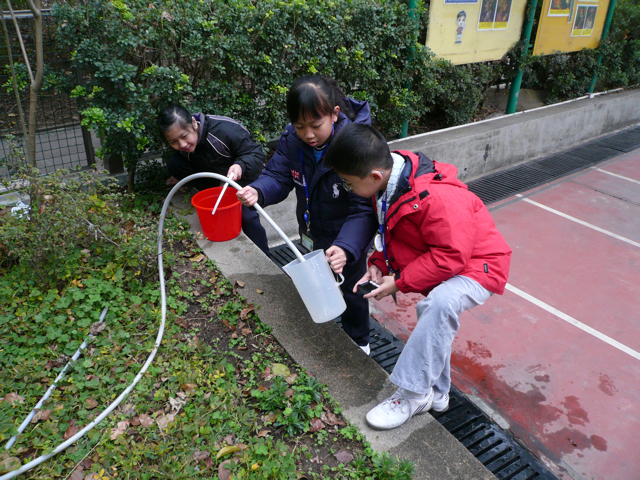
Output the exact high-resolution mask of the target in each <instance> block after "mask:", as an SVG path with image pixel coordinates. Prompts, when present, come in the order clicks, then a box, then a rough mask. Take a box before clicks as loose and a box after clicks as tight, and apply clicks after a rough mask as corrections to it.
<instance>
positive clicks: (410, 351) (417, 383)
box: [390, 275, 493, 394]
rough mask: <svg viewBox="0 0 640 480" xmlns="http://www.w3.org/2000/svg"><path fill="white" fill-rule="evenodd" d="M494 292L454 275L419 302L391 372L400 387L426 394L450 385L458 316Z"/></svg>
mask: <svg viewBox="0 0 640 480" xmlns="http://www.w3.org/2000/svg"><path fill="white" fill-rule="evenodd" d="M491 295H493V293H491V292H490V291H489V290H487V289H486V288H484V287H483V286H482V285H480V284H479V283H478V282H476V281H475V280H472V279H470V278H469V277H463V276H461V275H457V276H455V277H453V278H450V279H449V280H447V281H446V282H442V283H441V284H440V285H438V286H437V287H436V288H434V289H433V290H431V292H430V293H429V295H428V296H427V297H426V298H423V299H422V300H420V302H418V306H417V307H416V310H417V313H418V324H417V325H416V328H415V329H414V330H413V333H412V334H411V336H410V337H409V340H408V341H407V344H406V345H405V347H404V350H403V351H402V354H401V355H400V357H399V358H398V362H397V363H396V366H395V367H394V369H393V373H392V374H391V377H390V379H391V381H392V382H393V383H394V384H396V385H398V386H399V387H401V388H404V389H406V390H410V391H412V392H416V393H421V394H425V393H428V392H429V389H430V388H431V387H433V388H434V389H435V390H437V391H439V392H441V393H448V392H449V388H450V387H451V372H450V370H451V345H452V343H453V338H454V337H455V336H456V333H457V332H458V328H460V321H459V320H458V317H459V316H460V314H461V313H462V312H464V311H465V310H469V309H470V308H472V307H475V306H476V305H482V304H483V303H484V302H485V301H486V300H487V299H488V298H489V297H490V296H491Z"/></svg>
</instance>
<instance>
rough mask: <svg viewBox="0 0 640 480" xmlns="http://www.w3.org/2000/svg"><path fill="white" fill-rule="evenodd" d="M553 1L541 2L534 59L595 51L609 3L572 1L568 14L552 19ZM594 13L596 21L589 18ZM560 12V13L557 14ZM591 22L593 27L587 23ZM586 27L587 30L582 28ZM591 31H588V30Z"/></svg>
mask: <svg viewBox="0 0 640 480" xmlns="http://www.w3.org/2000/svg"><path fill="white" fill-rule="evenodd" d="M552 1H553V0H544V2H543V4H542V13H541V16H540V23H539V25H538V33H537V35H536V43H535V45H534V47H533V54H534V55H551V54H552V53H560V52H576V51H578V50H582V49H583V48H596V47H597V46H598V44H599V43H600V37H601V36H602V29H603V28H604V21H605V17H606V16H607V10H608V9H609V0H599V1H598V0H595V1H594V0H571V2H570V10H569V12H568V14H564V15H557V14H556V15H554V14H551V15H550V14H549V12H553V11H554V10H553V9H551V2H552ZM594 9H595V10H596V13H595V19H591V18H589V19H588V20H587V16H588V15H589V16H591V13H590V12H592V11H593V10H594ZM556 11H557V12H559V10H556ZM591 22H593V25H590V23H591ZM584 27H587V28H584ZM588 27H591V28H588Z"/></svg>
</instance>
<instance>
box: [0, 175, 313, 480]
mask: <svg viewBox="0 0 640 480" xmlns="http://www.w3.org/2000/svg"><path fill="white" fill-rule="evenodd" d="M202 177H210V178H217V179H218V180H222V181H223V182H228V183H229V184H231V186H232V187H234V188H235V189H236V190H240V189H241V188H242V187H241V186H240V185H238V184H237V183H235V182H234V181H233V180H230V179H228V178H226V177H224V176H222V175H218V174H217V173H196V174H194V175H189V176H188V177H186V178H183V179H182V180H180V181H179V182H178V183H176V184H175V186H174V187H173V188H172V189H171V191H170V192H169V195H167V198H166V199H165V201H164V205H163V206H162V212H161V213H160V222H159V225H158V273H159V278H160V302H161V309H162V310H161V311H162V319H161V321H160V329H159V330H158V336H157V337H156V343H155V347H154V348H153V351H152V352H151V354H150V355H149V357H148V358H147V361H146V362H145V363H144V365H143V366H142V369H140V372H138V374H137V375H136V377H135V378H134V379H133V382H132V383H131V384H130V385H129V386H128V387H127V388H126V389H125V390H124V391H123V392H122V393H121V394H120V396H119V397H118V398H116V399H115V400H114V401H113V403H112V404H111V405H109V406H108V407H107V408H106V409H105V410H104V411H103V412H102V413H101V414H100V415H98V416H97V417H96V418H95V420H93V422H91V423H90V424H88V425H87V426H85V427H84V428H83V429H82V430H80V431H79V432H78V433H76V434H75V435H74V436H73V437H71V438H69V439H68V440H67V441H65V442H63V443H61V444H60V445H58V446H57V447H56V448H55V449H54V450H53V451H52V452H51V453H47V454H46V455H41V456H39V457H38V458H35V459H33V460H31V461H30V462H29V463H25V464H24V465H22V466H21V467H20V468H18V469H16V470H12V471H11V472H9V473H6V474H5V475H3V476H1V477H0V480H9V479H10V478H14V477H17V476H18V475H20V474H22V473H24V472H27V471H29V470H31V469H32V468H33V467H36V466H38V465H40V464H41V463H42V462H44V461H46V460H48V459H50V458H51V457H53V456H54V455H56V454H58V453H60V452H62V451H63V450H65V449H66V448H67V447H69V446H71V445H72V444H74V443H75V442H76V441H77V440H80V439H81V438H82V437H83V436H84V435H85V434H86V433H87V432H89V431H90V430H91V429H93V427H95V426H96V425H97V424H99V423H100V422H101V421H102V420H104V419H105V417H106V416H107V415H109V414H110V413H111V412H112V411H113V410H114V409H115V408H116V407H117V406H118V405H120V403H121V402H122V400H124V398H125V397H126V396H127V395H128V394H129V392H131V390H133V387H135V386H136V384H137V383H138V382H139V381H140V380H141V379H142V375H144V373H145V372H146V371H147V369H148V368H149V365H151V362H153V359H154V358H155V356H156V353H158V349H159V348H160V344H161V342H162V336H163V335H164V326H165V322H166V318H167V300H166V292H165V286H164V266H163V264H162V227H163V226H164V218H165V216H166V214H167V209H168V208H169V203H170V201H171V199H172V198H173V195H174V194H175V193H176V192H177V191H178V189H179V188H180V187H181V186H182V185H184V184H185V183H187V182H190V181H191V180H195V179H196V178H202ZM255 208H256V210H257V211H258V213H259V214H260V215H262V216H263V217H264V218H265V219H266V220H267V222H269V224H270V225H271V226H272V227H273V228H274V229H275V230H276V232H278V234H279V235H280V236H281V237H282V238H283V239H284V241H285V242H286V244H287V245H288V246H289V248H291V250H292V251H293V253H295V254H296V256H297V257H298V259H299V260H300V261H301V262H304V261H305V258H304V257H303V256H302V254H301V253H300V252H299V251H298V249H297V248H296V247H295V246H294V245H293V243H292V242H291V240H289V238H288V237H287V236H286V235H285V234H284V232H283V231H282V230H281V229H280V227H278V226H277V225H276V224H275V222H274V221H273V220H272V219H271V217H269V215H267V213H266V212H265V211H264V210H263V209H262V207H260V205H258V204H256V205H255Z"/></svg>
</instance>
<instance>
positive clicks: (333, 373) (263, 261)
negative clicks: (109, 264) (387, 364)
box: [174, 200, 495, 480]
mask: <svg viewBox="0 0 640 480" xmlns="http://www.w3.org/2000/svg"><path fill="white" fill-rule="evenodd" d="M174 205H175V206H176V207H178V208H181V209H182V210H181V211H180V213H181V214H182V215H184V216H185V217H186V218H187V219H188V221H189V222H190V224H191V230H192V231H193V232H199V231H200V224H199V221H198V218H197V215H196V214H195V213H194V212H193V209H192V208H190V206H188V205H184V204H180V203H179V200H176V201H175V202H174ZM263 223H264V222H263ZM198 243H199V245H200V247H201V248H202V249H203V250H204V252H205V254H206V255H207V256H208V257H209V258H211V259H212V260H214V261H215V262H216V264H217V265H218V267H219V268H220V270H221V271H222V273H223V274H224V275H225V276H226V277H227V278H228V279H229V280H230V281H231V282H235V280H241V281H242V282H244V283H245V287H244V289H242V290H240V294H241V295H243V296H244V297H245V298H246V299H247V300H248V301H249V302H251V303H254V304H256V305H259V306H260V308H259V310H258V315H259V317H260V320H262V321H263V322H264V323H266V324H267V325H269V326H270V327H272V328H273V334H274V335H275V337H276V338H277V339H278V341H279V342H280V344H281V345H282V346H283V347H284V348H285V349H286V350H287V352H288V353H289V354H290V355H291V357H292V358H293V360H294V361H295V362H296V363H298V364H299V365H301V366H303V367H304V368H306V369H307V371H308V372H309V373H310V374H312V375H314V376H315V377H316V378H317V379H318V380H319V381H321V382H323V383H326V384H327V386H328V388H329V391H330V392H331V395H332V396H333V397H334V398H335V399H336V400H337V401H338V402H339V404H340V406H341V407H342V408H343V409H344V411H343V415H344V416H345V418H346V419H348V420H349V421H350V422H351V423H353V424H354V425H356V426H358V428H359V429H360V430H361V432H363V433H364V435H365V436H366V438H367V441H369V442H370V443H371V446H372V447H373V448H374V449H376V450H378V451H386V452H389V453H390V454H391V456H393V457H395V456H398V457H399V458H401V459H406V460H410V461H412V462H414V463H415V466H416V473H415V476H414V478H416V479H421V480H431V479H433V480H443V479H461V480H462V479H464V480H475V479H493V478H495V477H494V476H493V475H492V474H491V472H489V471H488V470H487V469H486V468H485V467H484V466H483V465H482V464H481V463H480V462H479V461H478V460H477V459H476V458H475V457H474V456H473V455H472V454H471V453H469V451H467V449H466V448H465V447H464V446H463V445H462V444H461V443H460V442H458V440H456V439H455V438H454V437H453V436H452V435H451V434H450V433H449V432H447V431H446V430H445V429H444V427H442V426H441V425H440V424H439V423H438V422H437V421H436V420H435V419H434V418H433V417H431V416H430V415H421V416H418V417H415V418H413V419H411V421H410V422H408V423H407V424H406V425H403V426H402V427H400V428H397V429H395V430H391V431H387V432H379V431H376V430H372V429H370V428H369V427H368V426H367V425H366V423H365V415H366V413H367V411H369V409H371V408H372V407H374V406H375V405H377V404H378V403H379V402H380V401H382V400H383V399H385V398H386V397H388V396H390V395H391V394H392V393H393V392H394V391H395V386H394V385H393V384H392V383H391V382H390V381H389V376H388V374H387V373H386V372H385V371H384V370H383V369H382V368H381V367H380V366H379V365H378V364H377V363H376V362H375V361H374V360H373V359H371V358H370V357H368V356H367V355H365V354H364V353H363V352H362V350H360V348H358V347H357V346H356V344H355V343H353V342H352V341H351V339H350V338H349V337H348V336H347V335H346V334H345V333H344V332H343V331H342V329H341V328H340V327H339V326H338V325H336V324H335V323H333V322H329V323H324V324H315V323H313V321H312V320H311V317H310V316H309V314H308V312H307V310H306V308H305V306H304V304H303V303H302V300H301V299H300V296H299V295H298V292H297V290H296V288H295V286H294V285H293V283H292V281H291V279H290V278H289V277H288V276H287V275H286V274H284V273H283V272H282V271H281V270H280V268H278V267H277V266H276V265H275V264H274V263H273V262H272V261H271V260H270V259H269V258H268V257H267V256H266V255H264V254H263V253H262V252H261V251H260V250H259V249H258V248H257V247H256V246H255V245H254V244H253V243H252V242H251V241H250V240H249V239H248V238H247V237H245V236H244V234H243V233H241V234H240V236H239V237H238V238H236V239H234V240H232V241H229V242H223V243H214V242H210V241H208V240H200V241H199V242H198ZM279 243H282V242H281V241H280V242H279Z"/></svg>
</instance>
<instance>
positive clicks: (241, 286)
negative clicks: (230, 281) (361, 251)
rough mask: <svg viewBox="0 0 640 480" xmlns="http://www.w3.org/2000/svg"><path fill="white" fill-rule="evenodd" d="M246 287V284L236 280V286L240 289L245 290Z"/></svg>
mask: <svg viewBox="0 0 640 480" xmlns="http://www.w3.org/2000/svg"><path fill="white" fill-rule="evenodd" d="M245 285H246V283H244V282H242V281H240V280H236V284H235V286H238V287H240V288H244V286H245Z"/></svg>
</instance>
